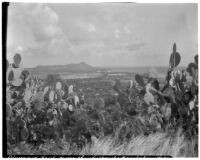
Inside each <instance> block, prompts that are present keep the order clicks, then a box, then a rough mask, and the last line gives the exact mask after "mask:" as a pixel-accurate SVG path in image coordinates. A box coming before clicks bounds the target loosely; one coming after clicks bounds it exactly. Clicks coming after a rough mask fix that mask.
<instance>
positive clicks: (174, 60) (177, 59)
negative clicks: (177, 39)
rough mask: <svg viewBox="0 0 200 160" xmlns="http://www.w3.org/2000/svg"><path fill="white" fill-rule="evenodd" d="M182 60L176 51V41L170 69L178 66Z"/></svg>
mask: <svg viewBox="0 0 200 160" xmlns="http://www.w3.org/2000/svg"><path fill="white" fill-rule="evenodd" d="M180 61H181V56H180V54H179V53H178V52H177V51H176V43H174V45H173V52H172V53H171V56H170V60H169V65H170V69H173V68H175V67H176V66H178V65H179V63H180Z"/></svg>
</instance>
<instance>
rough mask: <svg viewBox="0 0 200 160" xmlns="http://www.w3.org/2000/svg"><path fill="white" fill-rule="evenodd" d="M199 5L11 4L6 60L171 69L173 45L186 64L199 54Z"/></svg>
mask: <svg viewBox="0 0 200 160" xmlns="http://www.w3.org/2000/svg"><path fill="white" fill-rule="evenodd" d="M197 16H198V8H197V4H137V3H93V4H89V3H87V4H86V3H85V4H84V3H82V4H70V3H68V4H67V3H66V4H56V3H52V4H48V3H43V4H42V3H10V5H9V8H8V33H7V35H8V38H7V51H8V53H7V59H8V60H9V61H10V62H12V57H13V55H14V54H15V53H20V54H21V55H22V63H23V66H24V67H35V66H37V65H64V64H69V63H79V62H86V63H88V64H90V65H93V66H109V67H111V66H112V67H113V66H122V67H128V66H129V67H130V66H133V67H135V66H168V63H169V56H170V54H171V53H172V47H173V43H174V42H175V43H176V45H177V51H178V52H179V53H180V55H181V63H180V65H182V66H186V65H188V63H190V62H192V61H194V60H193V59H194V55H196V54H198V51H197V48H198V22H197V19H198V17H197Z"/></svg>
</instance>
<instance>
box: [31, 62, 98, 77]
mask: <svg viewBox="0 0 200 160" xmlns="http://www.w3.org/2000/svg"><path fill="white" fill-rule="evenodd" d="M28 70H29V71H30V72H31V73H32V74H42V73H45V74H59V73H66V72H69V73H90V72H96V71H97V70H98V69H97V68H96V67H93V66H90V65H88V64H86V63H85V62H81V63H76V64H75V63H73V64H67V65H49V66H47V65H39V66H37V67H35V68H28Z"/></svg>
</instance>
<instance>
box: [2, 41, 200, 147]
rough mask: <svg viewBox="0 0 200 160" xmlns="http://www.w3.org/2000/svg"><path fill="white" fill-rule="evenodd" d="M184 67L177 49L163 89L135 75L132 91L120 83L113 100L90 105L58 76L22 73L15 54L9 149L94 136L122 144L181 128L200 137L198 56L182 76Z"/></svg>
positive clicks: (11, 70) (83, 141) (9, 89)
mask: <svg viewBox="0 0 200 160" xmlns="http://www.w3.org/2000/svg"><path fill="white" fill-rule="evenodd" d="M180 61H181V56H180V54H179V53H178V52H177V51H176V45H175V44H174V46H173V53H172V54H171V55H170V61H169V69H168V72H167V76H166V81H165V82H166V83H165V86H164V87H163V88H162V89H161V88H160V85H159V81H158V80H157V79H156V78H153V77H146V79H144V77H142V76H140V75H139V74H136V75H135V80H134V81H133V80H131V81H130V84H129V86H128V87H127V88H123V87H122V85H121V82H120V80H115V81H114V82H113V84H112V87H113V92H112V93H113V95H110V97H107V98H104V99H103V98H97V99H96V100H95V101H94V104H93V105H87V104H86V103H85V100H84V96H83V97H82V98H80V100H79V97H78V95H77V94H76V93H75V92H74V91H73V86H72V85H70V86H68V85H67V84H66V83H65V82H64V81H63V80H62V79H61V78H60V77H59V76H58V75H49V76H48V77H47V79H46V81H43V80H41V79H39V78H37V77H34V76H31V75H30V74H29V72H28V71H24V70H23V69H21V68H20V62H21V56H20V55H19V54H16V55H15V56H14V63H13V64H11V65H9V62H8V61H7V95H6V96H7V97H6V98H7V99H6V103H7V105H6V111H7V115H6V117H7V132H8V134H7V135H8V144H11V145H15V144H17V143H18V142H20V141H26V142H27V143H34V144H41V143H44V142H45V141H47V140H51V139H53V140H54V141H55V142H56V143H57V144H58V145H59V144H60V142H61V139H65V140H66V141H68V142H69V143H70V144H71V146H72V147H73V146H74V145H76V146H83V145H84V144H86V143H89V142H91V137H92V136H95V137H98V138H101V137H104V136H108V135H112V136H114V137H115V138H116V141H119V142H123V141H124V140H129V139H130V138H131V137H132V136H137V135H140V134H144V135H146V134H151V133H152V132H157V131H164V132H166V131H168V130H170V129H175V130H176V129H177V128H178V127H182V128H183V129H184V131H185V132H186V133H189V135H190V136H191V135H197V130H198V126H197V124H198V107H197V106H198V56H195V62H194V63H190V64H189V65H188V67H187V69H186V70H182V71H180V70H177V68H176V67H177V66H178V65H179V63H180ZM187 73H189V75H190V76H191V77H192V81H191V82H188V81H187Z"/></svg>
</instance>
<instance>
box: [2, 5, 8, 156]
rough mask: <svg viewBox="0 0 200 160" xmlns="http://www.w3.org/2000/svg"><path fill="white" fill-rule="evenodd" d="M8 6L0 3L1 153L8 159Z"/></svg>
mask: <svg viewBox="0 0 200 160" xmlns="http://www.w3.org/2000/svg"><path fill="white" fill-rule="evenodd" d="M8 6H9V2H2V75H3V76H2V91H3V92H2V106H3V107H2V110H3V114H2V122H3V125H2V131H3V133H2V142H3V144H2V146H3V147H2V153H3V157H8V155H7V136H6V131H7V130H6V116H5V115H6V108H5V107H4V106H6V97H5V95H6V85H5V84H6V82H5V77H6V71H5V70H6V51H7V50H6V49H7V48H6V43H7V22H8Z"/></svg>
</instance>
